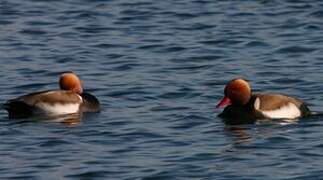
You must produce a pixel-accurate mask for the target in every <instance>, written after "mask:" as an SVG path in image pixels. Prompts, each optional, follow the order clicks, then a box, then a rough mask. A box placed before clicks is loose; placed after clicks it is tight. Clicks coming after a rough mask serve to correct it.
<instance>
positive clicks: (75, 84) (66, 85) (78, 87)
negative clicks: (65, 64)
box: [59, 72, 83, 94]
mask: <svg viewBox="0 0 323 180" xmlns="http://www.w3.org/2000/svg"><path fill="white" fill-rule="evenodd" d="M59 86H60V88H61V89H62V90H69V91H73V92H75V93H78V94H81V93H82V92H83V88H82V83H81V80H80V79H79V77H77V75H76V74H75V73H73V72H66V73H63V74H62V75H61V77H60V78H59Z"/></svg>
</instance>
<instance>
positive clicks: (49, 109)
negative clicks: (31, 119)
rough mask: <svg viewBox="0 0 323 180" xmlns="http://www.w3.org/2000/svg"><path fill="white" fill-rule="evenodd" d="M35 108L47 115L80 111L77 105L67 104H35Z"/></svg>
mask: <svg viewBox="0 0 323 180" xmlns="http://www.w3.org/2000/svg"><path fill="white" fill-rule="evenodd" d="M36 106H37V107H38V108H39V109H40V110H41V111H43V112H44V113H47V114H71V113H77V112H78V111H79V110H80V104H79V103H68V104H61V103H55V104H48V103H37V104H36Z"/></svg>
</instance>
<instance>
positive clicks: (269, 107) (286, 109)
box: [217, 78, 310, 124]
mask: <svg viewBox="0 0 323 180" xmlns="http://www.w3.org/2000/svg"><path fill="white" fill-rule="evenodd" d="M225 106H226V107H225ZM219 107H225V109H224V110H223V112H222V113H221V114H219V117H221V118H223V119H224V122H225V123H227V124H248V123H254V122H255V121H256V120H260V119H297V118H301V117H304V116H307V115H309V114H310V110H309V108H308V107H307V106H306V105H305V104H304V102H303V101H301V100H299V99H297V98H293V97H289V96H285V95H282V94H252V91H251V87H250V85H249V83H248V82H247V81H246V80H244V79H241V78H238V79H233V80H231V81H230V82H229V83H228V84H227V85H226V86H225V88H224V97H223V99H222V100H221V101H220V102H219V104H218V105H217V108H219Z"/></svg>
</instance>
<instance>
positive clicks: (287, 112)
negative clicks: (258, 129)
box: [259, 103, 301, 119]
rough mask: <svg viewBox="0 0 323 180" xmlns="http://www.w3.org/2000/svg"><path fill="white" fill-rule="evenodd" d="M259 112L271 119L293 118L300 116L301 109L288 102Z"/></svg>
mask: <svg viewBox="0 0 323 180" xmlns="http://www.w3.org/2000/svg"><path fill="white" fill-rule="evenodd" d="M259 111H260V110H259ZM260 112H261V113H262V114H263V115H265V116H267V117H269V118H271V119H284V118H286V119H295V118H298V117H300V116H301V111H300V110H299V108H298V107H297V106H296V105H295V104H293V103H288V104H287V105H286V106H282V107H281V108H279V109H275V110H271V111H260Z"/></svg>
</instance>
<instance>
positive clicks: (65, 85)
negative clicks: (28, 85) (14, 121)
mask: <svg viewBox="0 0 323 180" xmlns="http://www.w3.org/2000/svg"><path fill="white" fill-rule="evenodd" d="M59 85H60V89H61V90H51V91H41V92H35V93H31V94H27V95H24V96H20V97H18V98H15V99H11V100H9V101H7V102H6V103H5V104H4V105H3V107H4V109H6V110H7V111H8V113H9V117H10V118H26V117H31V116H35V115H49V116H52V115H54V116H55V115H64V114H73V113H81V112H98V111H100V102H99V101H98V99H97V98H96V97H95V96H93V95H91V94H89V93H85V92H83V88H82V83H81V80H80V79H79V78H78V76H77V75H76V74H75V73H73V72H66V73H63V74H62V75H61V76H60V79H59Z"/></svg>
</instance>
